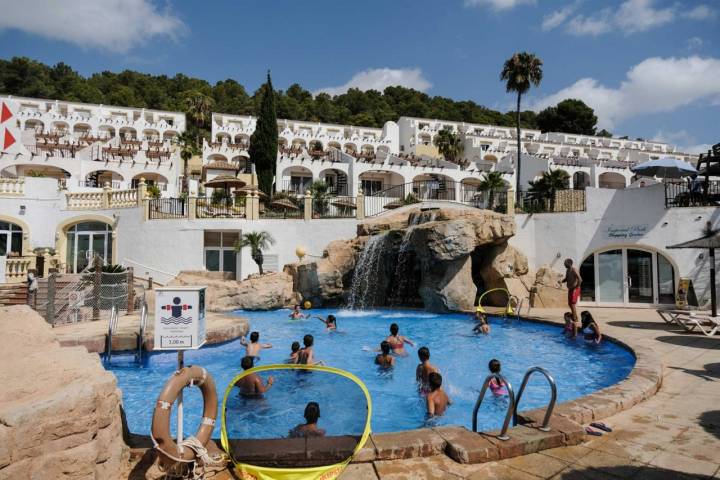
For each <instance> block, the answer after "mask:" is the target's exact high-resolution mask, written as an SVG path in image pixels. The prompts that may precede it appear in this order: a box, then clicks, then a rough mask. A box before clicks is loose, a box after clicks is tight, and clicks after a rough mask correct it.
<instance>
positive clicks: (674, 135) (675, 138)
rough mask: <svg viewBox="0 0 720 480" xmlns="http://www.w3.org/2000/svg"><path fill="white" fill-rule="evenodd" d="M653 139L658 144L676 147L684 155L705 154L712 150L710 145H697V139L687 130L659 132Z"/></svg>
mask: <svg viewBox="0 0 720 480" xmlns="http://www.w3.org/2000/svg"><path fill="white" fill-rule="evenodd" d="M653 139H654V140H656V141H658V142H665V143H669V144H671V145H675V146H676V147H677V148H678V150H679V151H681V152H684V153H694V154H696V155H697V154H699V153H705V152H707V151H708V150H710V148H711V145H710V144H709V143H697V139H696V138H695V137H694V136H693V135H691V134H690V133H688V131H687V130H678V131H676V132H664V131H662V130H659V131H658V132H657V133H656V134H655V135H654V136H653Z"/></svg>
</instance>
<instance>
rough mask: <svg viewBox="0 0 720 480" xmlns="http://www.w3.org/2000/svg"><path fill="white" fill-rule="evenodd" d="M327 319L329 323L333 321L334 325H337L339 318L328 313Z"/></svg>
mask: <svg viewBox="0 0 720 480" xmlns="http://www.w3.org/2000/svg"><path fill="white" fill-rule="evenodd" d="M327 321H328V323H332V324H333V325H337V319H336V318H335V315H328V319H327Z"/></svg>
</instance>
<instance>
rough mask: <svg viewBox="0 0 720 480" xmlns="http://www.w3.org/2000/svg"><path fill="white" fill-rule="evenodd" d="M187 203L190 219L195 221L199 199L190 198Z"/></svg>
mask: <svg viewBox="0 0 720 480" xmlns="http://www.w3.org/2000/svg"><path fill="white" fill-rule="evenodd" d="M185 201H186V202H187V208H188V219H190V220H195V218H196V215H197V208H196V207H197V198H195V197H188V198H186V199H185Z"/></svg>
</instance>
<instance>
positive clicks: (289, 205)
mask: <svg viewBox="0 0 720 480" xmlns="http://www.w3.org/2000/svg"><path fill="white" fill-rule="evenodd" d="M270 206H271V207H274V208H281V209H283V210H299V209H300V207H298V206H297V205H295V204H294V203H293V202H292V201H291V200H290V199H288V198H281V199H279V200H273V201H272V202H270Z"/></svg>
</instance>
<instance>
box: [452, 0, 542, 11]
mask: <svg viewBox="0 0 720 480" xmlns="http://www.w3.org/2000/svg"><path fill="white" fill-rule="evenodd" d="M520 5H535V0H465V6H466V7H490V8H492V9H493V10H495V11H500V10H509V9H511V8H515V7H517V6H520Z"/></svg>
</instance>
